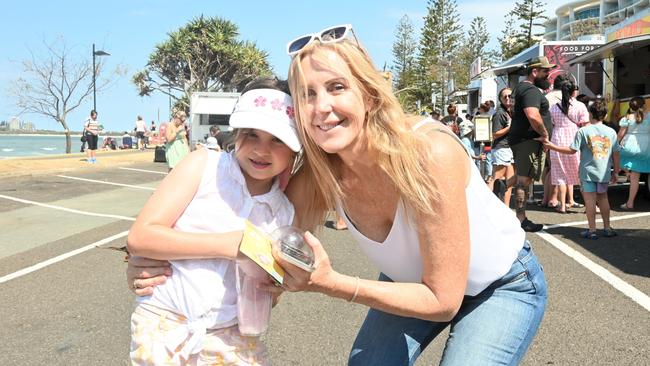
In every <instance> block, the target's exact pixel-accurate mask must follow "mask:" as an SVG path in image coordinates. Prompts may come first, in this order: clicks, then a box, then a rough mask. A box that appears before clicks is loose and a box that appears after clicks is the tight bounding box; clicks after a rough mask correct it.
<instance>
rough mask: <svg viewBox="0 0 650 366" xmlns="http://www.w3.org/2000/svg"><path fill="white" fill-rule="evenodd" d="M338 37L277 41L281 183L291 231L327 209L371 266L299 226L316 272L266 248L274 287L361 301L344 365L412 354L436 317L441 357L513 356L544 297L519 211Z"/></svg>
mask: <svg viewBox="0 0 650 366" xmlns="http://www.w3.org/2000/svg"><path fill="white" fill-rule="evenodd" d="M348 35H353V32H352V29H351V28H350V27H349V26H339V27H334V28H332V29H328V30H324V31H322V32H319V33H316V34H314V35H307V36H304V37H300V38H298V39H297V40H296V41H293V42H291V43H290V45H289V46H290V47H289V48H288V51H289V52H290V54H292V55H293V60H292V62H291V66H290V71H289V78H290V86H291V91H292V95H293V97H294V106H295V107H296V111H295V112H296V116H297V119H298V121H299V132H300V136H301V138H302V139H303V146H304V149H305V157H306V161H305V163H304V165H303V167H302V169H301V170H300V172H299V173H298V174H297V175H296V176H294V177H293V178H292V180H291V182H290V184H289V186H288V187H287V191H286V192H287V196H288V197H289V198H290V199H291V200H292V202H293V203H294V207H295V209H296V225H298V226H300V227H302V228H305V229H312V228H314V227H316V226H317V225H320V224H322V223H323V222H324V219H325V216H326V214H327V212H328V210H330V209H336V210H337V212H338V214H339V215H340V216H341V217H342V218H343V219H344V221H345V222H346V224H347V225H348V229H349V231H350V232H351V234H352V235H353V236H354V237H355V239H356V240H357V242H358V243H359V245H360V246H361V248H362V250H363V251H364V252H365V254H366V255H368V257H370V259H371V260H373V261H374V262H375V263H376V264H377V266H378V267H379V268H380V269H381V271H382V273H381V275H380V277H379V280H360V279H359V278H358V277H352V276H347V275H344V274H342V273H339V272H337V271H336V270H334V268H333V267H332V265H331V263H330V260H329V258H328V256H327V253H326V252H325V250H324V249H323V247H322V246H321V244H320V242H319V241H318V240H317V239H316V238H315V237H314V236H313V235H311V234H310V233H307V234H305V239H306V241H307V242H308V243H309V245H310V246H311V247H312V249H313V250H314V254H315V264H314V265H315V270H314V271H313V272H311V273H309V272H306V271H303V270H301V269H299V268H298V267H296V266H293V265H291V264H290V263H288V262H286V261H284V260H282V259H281V258H279V257H278V256H276V260H277V261H278V262H279V264H280V265H281V266H282V267H283V268H284V269H285V271H286V272H285V277H284V282H283V287H284V289H286V290H288V291H310V292H320V293H323V294H325V295H327V296H331V297H337V298H341V299H345V300H347V301H351V302H356V303H359V304H364V305H366V306H369V307H370V308H371V309H370V311H369V313H368V315H367V317H366V321H365V322H364V324H363V326H362V327H361V329H360V330H359V334H358V336H357V339H356V341H355V342H354V345H353V347H352V351H351V353H350V358H349V364H351V365H408V364H413V363H414V362H415V360H416V359H417V357H418V355H419V354H420V350H421V349H424V348H425V347H426V346H427V345H428V344H429V343H430V342H431V340H432V339H433V338H435V337H436V336H437V335H438V334H439V333H440V332H441V331H442V330H443V329H445V328H446V327H447V326H448V325H451V328H452V329H451V334H453V337H451V338H450V339H449V340H448V341H447V345H446V347H445V351H444V353H443V359H442V361H441V363H444V364H455V365H469V364H474V365H485V364H489V363H491V362H494V361H493V360H495V358H497V359H498V360H499V361H500V362H503V363H504V364H516V363H518V362H519V360H520V359H521V358H522V357H523V355H524V353H525V351H526V349H527V348H528V345H529V344H530V342H531V341H532V338H533V336H534V335H535V333H536V331H537V328H538V327H539V324H540V322H541V319H542V316H543V313H544V308H545V305H546V282H545V280H544V275H543V272H542V270H541V267H540V266H539V263H538V262H537V259H536V257H535V255H534V254H533V252H532V250H531V249H530V246H529V245H528V243H527V242H526V240H525V233H524V232H523V230H522V229H521V227H520V224H519V221H518V220H517V218H516V217H515V215H514V214H513V212H512V211H510V209H508V208H507V207H506V206H505V205H503V204H502V203H501V202H500V201H499V200H498V199H497V198H496V197H495V196H494V195H493V194H492V193H491V192H490V190H489V189H488V188H487V186H486V185H485V183H484V182H483V180H482V178H481V176H480V174H479V171H478V169H477V168H476V167H474V166H473V164H471V160H470V158H469V157H468V155H467V153H466V152H465V151H464V149H463V147H462V146H461V144H460V143H459V141H458V139H457V137H456V136H455V135H453V132H451V131H449V130H448V129H447V128H445V127H444V126H443V125H442V124H438V123H435V122H431V121H430V120H428V121H427V120H425V121H421V122H420V123H416V124H414V125H411V123H409V122H408V121H407V118H406V117H405V115H404V112H403V110H402V109H401V107H400V105H399V102H398V101H397V99H396V98H395V97H394V95H393V94H392V91H391V89H390V86H389V85H388V83H386V81H385V79H384V78H383V77H382V76H381V74H380V73H378V72H377V71H376V69H375V67H374V66H373V64H372V61H371V60H370V58H369V56H368V55H367V53H366V52H365V51H364V50H363V49H362V48H361V46H360V45H359V44H358V43H357V42H355V41H353V40H349V39H348V38H347V36H348ZM443 172H444V174H443ZM495 218H498V220H495ZM144 263H145V264H146V262H144ZM138 264H142V263H135V264H131V265H130V270H129V272H130V275H129V276H128V277H129V280H131V282H133V281H132V280H134V279H135V283H134V285H136V286H137V287H143V286H148V285H150V284H152V283H155V282H156V281H159V280H160V279H154V280H152V279H140V278H142V277H145V276H141V275H142V274H143V272H142V271H139V270H138V269H137V268H136V265H138ZM154 270H155V269H152V268H147V271H154ZM138 275H140V278H138ZM139 293H141V294H145V293H147V292H146V291H142V290H141V291H140V292H139Z"/></svg>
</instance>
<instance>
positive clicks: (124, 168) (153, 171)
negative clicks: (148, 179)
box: [118, 166, 169, 175]
mask: <svg viewBox="0 0 650 366" xmlns="http://www.w3.org/2000/svg"><path fill="white" fill-rule="evenodd" d="M118 169H122V170H133V171H136V172H144V173H155V174H163V175H167V174H169V173H167V172H159V171H157V170H146V169H136V168H126V167H123V166H121V167H118Z"/></svg>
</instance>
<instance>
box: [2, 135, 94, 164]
mask: <svg viewBox="0 0 650 366" xmlns="http://www.w3.org/2000/svg"><path fill="white" fill-rule="evenodd" d="M80 137H81V136H79V135H77V136H74V135H73V136H72V137H71V139H72V150H71V151H70V152H73V153H78V152H79V150H80V149H81V141H79V138H80ZM98 145H99V146H102V137H100V138H99V142H98ZM55 154H65V136H64V135H48V136H35V135H0V159H7V158H15V157H18V156H38V155H55Z"/></svg>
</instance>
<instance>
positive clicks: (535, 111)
mask: <svg viewBox="0 0 650 366" xmlns="http://www.w3.org/2000/svg"><path fill="white" fill-rule="evenodd" d="M555 66H556V65H554V64H551V63H549V62H548V59H547V58H546V57H544V56H542V57H536V58H533V59H532V60H530V61H529V62H528V64H527V65H526V72H527V76H526V80H524V81H522V82H521V83H519V85H517V87H515V90H513V92H512V94H513V95H514V97H515V105H514V111H513V115H512V124H511V126H510V132H509V133H508V144H509V145H510V148H511V149H512V153H513V155H514V159H515V174H516V176H517V180H516V185H515V197H516V207H517V218H518V219H519V221H521V227H522V229H524V230H525V231H528V232H535V231H540V230H542V228H543V227H544V225H542V224H535V223H533V222H532V221H530V220H528V218H526V192H527V188H528V186H530V185H531V184H532V183H533V181H534V180H539V179H540V178H541V176H542V171H543V169H544V156H545V153H544V146H543V142H545V141H548V140H549V138H550V133H551V128H552V122H551V114H550V112H549V103H548V100H547V99H546V97H544V94H542V92H541V90H546V89H548V88H549V87H550V83H549V81H548V74H549V70H550V69H552V68H554V67H555ZM540 89H541V90H540Z"/></svg>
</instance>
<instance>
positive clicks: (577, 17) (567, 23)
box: [544, 0, 650, 41]
mask: <svg viewBox="0 0 650 366" xmlns="http://www.w3.org/2000/svg"><path fill="white" fill-rule="evenodd" d="M649 2H650V0H578V1H572V2H569V3H567V4H565V5H562V6H560V7H559V8H557V10H556V11H555V17H554V18H551V19H549V20H548V21H546V22H545V24H544V25H545V27H546V29H545V32H544V39H545V40H547V41H567V40H577V39H598V38H601V37H602V35H603V33H604V29H605V28H607V27H611V26H612V25H615V24H618V23H620V22H622V21H624V20H625V19H628V18H629V17H631V16H633V15H635V14H637V13H639V12H640V11H642V10H644V9H646V8H648V5H649Z"/></svg>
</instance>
